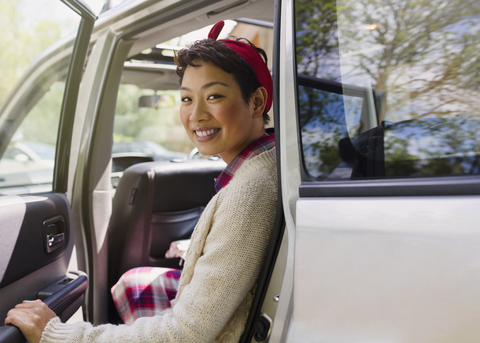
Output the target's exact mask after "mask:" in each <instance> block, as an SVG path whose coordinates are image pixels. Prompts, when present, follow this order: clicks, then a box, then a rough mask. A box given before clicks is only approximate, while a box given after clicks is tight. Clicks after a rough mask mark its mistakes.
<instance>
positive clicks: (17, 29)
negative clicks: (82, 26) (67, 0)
mask: <svg viewBox="0 0 480 343" xmlns="http://www.w3.org/2000/svg"><path fill="white" fill-rule="evenodd" d="M35 3H36V1H34V0H24V1H14V0H6V1H2V2H1V3H0V18H1V19H0V27H2V28H3V30H2V32H7V33H8V34H3V35H1V36H0V46H1V47H2V49H0V62H1V63H0V74H1V75H2V82H1V83H0V133H1V134H0V157H1V158H0V194H21V193H32V192H43V191H50V190H51V189H52V181H53V168H54V159H55V145H56V142H57V132H58V124H59V117H60V111H61V107H62V101H63V95H64V90H65V80H66V76H67V71H68V66H69V62H70V55H71V49H72V46H73V42H74V40H75V39H74V38H75V35H76V31H77V28H78V25H79V22H80V17H79V16H78V15H76V14H75V13H74V12H73V11H71V10H70V9H69V8H68V7H67V6H66V5H65V4H64V3H62V2H60V1H52V2H49V3H48V6H43V7H39V6H34V4H35ZM33 8H35V10H32V9H33ZM39 8H40V10H39ZM62 38H63V40H62Z"/></svg>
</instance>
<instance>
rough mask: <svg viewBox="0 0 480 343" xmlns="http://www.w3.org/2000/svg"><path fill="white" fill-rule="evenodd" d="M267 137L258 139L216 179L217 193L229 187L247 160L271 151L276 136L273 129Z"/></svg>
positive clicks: (268, 130) (269, 130)
mask: <svg viewBox="0 0 480 343" xmlns="http://www.w3.org/2000/svg"><path fill="white" fill-rule="evenodd" d="M265 133H266V136H263V137H261V138H260V139H257V140H256V141H255V142H252V143H251V144H250V145H249V146H247V147H246V148H245V149H243V151H242V152H241V153H239V154H238V155H237V157H235V158H234V159H233V160H232V162H230V163H229V164H228V165H227V167H226V168H225V169H224V170H223V172H222V173H221V174H220V175H219V176H218V177H217V178H216V179H215V191H216V192H217V193H218V192H220V190H221V189H222V188H223V187H225V186H226V185H228V183H229V182H230V180H231V179H232V178H233V176H234V175H235V173H236V172H237V170H238V169H239V168H240V167H241V165H242V163H243V162H245V161H246V160H247V159H249V158H252V157H255V156H257V155H259V154H261V153H262V152H264V151H267V150H270V149H271V148H273V147H274V146H275V134H274V131H273V128H269V129H266V130H265Z"/></svg>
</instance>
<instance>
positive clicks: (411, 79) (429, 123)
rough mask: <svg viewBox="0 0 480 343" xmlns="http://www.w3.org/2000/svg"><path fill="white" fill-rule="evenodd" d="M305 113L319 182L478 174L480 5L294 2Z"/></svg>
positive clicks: (306, 151)
mask: <svg viewBox="0 0 480 343" xmlns="http://www.w3.org/2000/svg"><path fill="white" fill-rule="evenodd" d="M295 5H296V9H295V11H296V52H297V73H298V79H297V84H298V115H299V124H300V129H301V137H302V150H303V156H304V165H305V169H306V171H307V173H308V174H309V175H310V177H312V178H314V179H316V180H327V181H328V180H335V179H336V180H338V179H346V180H348V179H362V178H396V177H423V176H444V175H472V174H479V173H480V130H479V129H480V107H479V106H478V105H477V103H478V102H479V100H478V99H480V97H479V95H480V94H479V91H478V89H479V85H480V77H479V75H480V62H479V61H480V60H479V59H478V53H477V52H478V49H479V48H480V39H479V37H480V35H479V33H480V32H479V31H480V3H478V1H473V0H468V1H461V2H458V1H456V0H433V1H423V0H421V1H408V0H393V1H386V0H355V1H352V0H337V1H334V0H322V1H320V0H313V1H310V0H309V1H307V0H296V1H295Z"/></svg>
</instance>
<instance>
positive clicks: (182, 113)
mask: <svg viewBox="0 0 480 343" xmlns="http://www.w3.org/2000/svg"><path fill="white" fill-rule="evenodd" d="M188 118H189V114H188V112H187V111H186V109H185V108H184V107H182V106H180V120H181V122H182V124H183V127H185V129H187V128H188ZM187 131H188V130H187Z"/></svg>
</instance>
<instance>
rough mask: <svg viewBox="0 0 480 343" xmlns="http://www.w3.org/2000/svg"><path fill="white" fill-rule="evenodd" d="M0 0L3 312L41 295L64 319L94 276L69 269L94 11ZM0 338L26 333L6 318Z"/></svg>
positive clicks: (78, 4) (56, 1) (74, 0)
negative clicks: (79, 116) (80, 101)
mask: <svg viewBox="0 0 480 343" xmlns="http://www.w3.org/2000/svg"><path fill="white" fill-rule="evenodd" d="M0 6H1V12H2V18H3V19H2V22H3V23H2V24H0V26H1V27H2V28H3V30H2V32H3V34H2V37H3V38H0V41H1V42H2V44H1V46H2V47H4V49H5V50H4V51H3V52H2V54H0V61H1V67H0V69H1V74H2V87H1V88H2V89H1V91H0V237H2V243H3V246H2V249H1V254H0V317H1V318H2V323H3V320H4V319H5V317H6V314H7V312H8V311H9V310H10V309H11V308H13V307H14V306H15V305H16V304H18V303H20V302H22V301H23V300H33V299H42V300H43V301H45V302H46V303H47V304H48V305H49V306H50V308H51V309H52V310H54V311H55V313H56V314H57V315H58V316H59V317H60V318H61V319H62V320H63V321H65V320H67V319H68V318H69V317H70V316H71V315H72V314H73V313H75V312H76V311H77V309H79V308H80V306H82V303H83V297H84V293H85V291H86V288H87V284H88V279H87V276H86V274H84V273H82V272H75V271H73V272H69V271H68V265H69V261H70V257H71V256H72V250H73V246H74V243H73V229H74V228H73V227H72V219H71V205H70V200H69V196H68V194H67V186H68V180H69V175H68V165H69V159H70V146H71V136H72V128H73V119H74V115H75V108H76V103H77V96H78V88H79V84H80V80H81V76H82V72H83V66H84V62H85V57H86V54H87V50H88V47H89V41H90V34H91V31H92V28H93V24H94V22H95V19H96V16H95V15H94V14H93V12H92V11H91V10H90V9H89V8H88V6H86V5H85V4H84V3H83V2H82V1H81V0H62V1H60V0H52V1H49V4H48V7H47V6H45V2H41V3H38V2H28V3H27V2H25V3H23V2H22V3H21V4H20V2H18V1H4V2H2V4H1V5H0ZM4 16H5V18H4ZM4 19H5V20H4ZM10 24H11V25H10ZM53 42H56V43H54V44H51V43H53ZM42 51H43V52H42ZM37 52H38V53H41V54H40V55H38V57H37ZM25 61H26V62H25ZM32 61H33V62H32ZM18 71H21V72H20V73H19V74H18V75H22V76H21V77H16V75H15V72H18ZM72 177H73V175H70V178H72ZM0 341H1V342H17V341H18V342H24V341H25V339H24V337H23V335H22V334H21V333H20V331H19V330H18V329H17V328H16V327H13V326H2V327H0Z"/></svg>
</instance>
